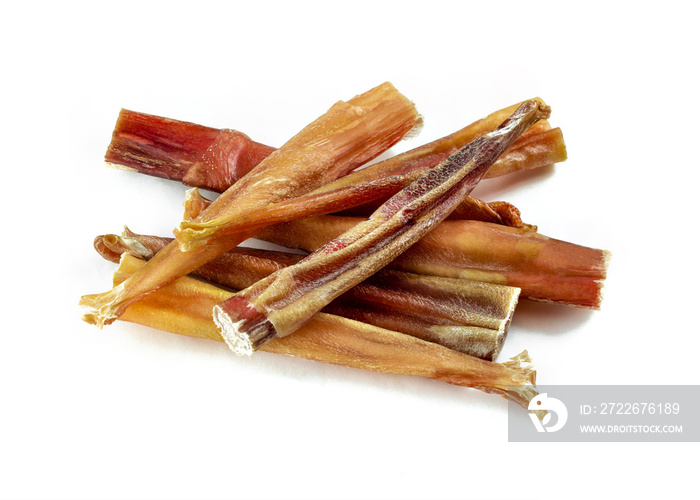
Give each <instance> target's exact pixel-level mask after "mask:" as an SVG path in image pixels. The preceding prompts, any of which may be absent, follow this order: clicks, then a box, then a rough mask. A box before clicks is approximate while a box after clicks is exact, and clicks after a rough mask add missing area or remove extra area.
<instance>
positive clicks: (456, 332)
mask: <svg viewBox="0 0 700 500" xmlns="http://www.w3.org/2000/svg"><path fill="white" fill-rule="evenodd" d="M170 241H171V239H169V238H159V237H156V236H147V235H138V234H135V233H132V232H131V231H129V230H128V229H127V230H126V231H125V234H124V235H122V236H117V235H114V234H108V235H103V236H98V237H97V238H95V248H96V250H97V251H98V252H99V253H100V255H102V256H103V257H104V258H106V259H108V260H111V261H113V262H119V259H120V257H121V255H122V254H123V253H129V254H130V255H133V256H137V257H140V258H143V259H144V260H148V259H150V258H151V257H152V256H153V255H155V254H156V253H157V252H159V251H160V250H161V249H162V248H164V247H165V246H166V245H168V244H169V243H170ZM302 258H303V255H294V254H290V253H286V252H275V251H270V250H260V249H254V248H245V247H236V248H234V249H233V250H231V251H229V252H226V253H224V254H222V255H220V256H219V257H217V258H216V259H214V260H212V261H211V262H209V263H207V264H205V265H204V266H202V267H200V268H199V269H197V270H196V271H194V272H193V273H192V275H193V276H197V277H199V278H203V279H206V280H208V281H211V282H213V283H216V284H219V285H223V286H226V287H229V288H233V289H237V290H240V289H242V288H246V287H248V286H250V285H252V284H253V283H255V282H256V281H258V280H260V279H262V278H264V277H266V276H268V275H270V274H272V273H273V272H275V271H277V270H279V269H282V268H284V267H287V266H290V265H293V264H295V263H297V262H299V260H301V259H302ZM518 295H519V290H518V289H517V288H513V287H506V286H499V285H493V284H486V283H480V282H474V281H470V280H463V279H455V278H441V277H435V276H425V275H418V274H413V273H405V272H398V271H387V270H382V271H379V272H378V273H377V274H375V275H374V276H372V277H370V278H368V279H367V280H365V281H364V282H362V283H360V284H358V285H357V286H355V287H354V288H352V289H351V290H349V291H348V292H346V293H345V294H343V295H341V296H340V297H338V298H337V299H336V300H334V301H333V302H332V303H330V304H329V305H327V306H326V307H325V308H324V309H323V311H325V312H329V313H332V314H336V315H338V316H342V317H345V318H351V319H356V320H358V321H362V322H364V323H368V324H371V325H375V326H380V327H383V328H387V329H389V330H394V331H397V332H401V333H406V334H408V335H412V336H414V337H418V338H421V339H423V340H428V341H430V342H435V343H437V344H440V345H443V346H446V347H449V348H451V349H455V350H458V351H460V352H464V353H466V354H470V355H472V356H476V357H479V358H482V359H487V360H489V361H493V360H495V359H496V357H497V356H498V353H499V352H500V350H501V348H502V347H503V343H504V341H505V337H506V333H507V330H508V327H509V325H510V321H511V319H512V316H513V313H514V312H515V305H516V304H517V300H518Z"/></svg>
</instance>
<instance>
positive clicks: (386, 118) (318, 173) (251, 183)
mask: <svg viewBox="0 0 700 500" xmlns="http://www.w3.org/2000/svg"><path fill="white" fill-rule="evenodd" d="M419 122H420V116H419V115H418V113H417V111H416V109H415V107H414V106H413V104H412V103H411V102H410V101H409V100H408V99H406V97H404V96H403V95H402V94H400V93H399V92H398V91H397V90H396V89H395V88H394V87H393V85H391V84H390V83H385V84H382V85H380V86H379V87H376V88H374V89H372V90H370V91H368V92H366V93H364V94H361V95H359V96H356V97H354V98H353V99H351V100H349V101H348V102H343V101H340V102H338V103H336V104H335V105H334V106H333V107H331V109H330V110H329V111H328V112H326V113H325V114H324V115H322V116H321V117H320V118H318V119H317V120H315V121H314V122H313V123H311V124H310V125H308V126H307V127H306V128H304V129H303V130H302V131H301V132H299V133H298V134H297V135H296V136H294V137H293V138H292V139H290V140H289V141H288V142H287V143H286V144H285V145H284V146H282V148H280V149H278V150H276V151H275V152H274V153H272V154H271V155H270V156H268V157H267V158H265V159H264V160H263V161H262V162H261V163H260V164H258V166H257V167H255V168H254V169H253V170H251V171H250V172H249V173H248V174H247V175H245V176H244V177H243V178H242V179H241V180H239V181H238V182H236V183H235V184H233V185H232V186H231V187H230V188H229V189H228V190H227V191H226V192H225V193H224V194H222V195H221V196H219V198H218V199H217V200H216V201H215V202H214V203H212V205H211V206H209V207H208V208H207V209H206V210H204V211H203V212H202V213H201V214H200V215H199V217H198V221H201V222H206V221H207V220H211V219H214V218H217V217H221V216H222V215H225V214H236V213H241V214H242V213H248V212H250V211H251V210H252V209H254V208H255V207H258V206H264V205H267V204H269V203H274V202H277V201H281V200H285V199H289V198H294V197H298V196H301V195H303V194H305V193H307V192H309V191H311V190H313V189H316V188H318V187H320V186H322V185H324V184H327V183H329V182H331V181H333V180H334V179H336V178H338V177H339V176H342V175H345V174H347V173H348V172H349V171H351V170H353V169H355V168H357V167H358V166H360V165H362V164H363V163H365V162H367V161H369V160H371V159H372V158H375V157H376V156H377V155H379V154H381V153H382V152H384V151H386V150H387V149H388V148H390V147H391V146H392V145H394V144H395V143H396V142H397V141H399V140H400V139H401V138H402V137H403V136H404V135H405V134H406V133H407V132H409V131H410V130H411V129H413V128H414V127H415V126H416V125H417V124H418V123H419ZM250 236H253V234H245V233H239V234H235V235H232V236H227V237H222V238H219V239H215V240H211V241H209V244H207V245H204V246H200V247H199V248H197V249H196V250H192V251H190V252H186V253H184V252H181V251H180V249H179V247H178V245H177V244H176V243H172V244H170V245H168V246H167V247H166V248H164V249H163V250H162V251H161V252H159V253H158V254H157V255H156V256H155V257H154V258H153V259H151V260H150V261H149V262H148V264H147V265H146V266H144V267H143V268H142V269H140V270H139V271H138V272H137V273H134V275H132V276H131V277H130V278H129V279H128V280H126V281H124V282H123V283H121V284H120V285H119V286H117V287H114V288H113V289H112V290H110V291H108V292H105V293H102V294H97V295H86V296H83V297H82V299H81V305H83V306H86V307H88V308H90V309H91V311H90V312H88V313H87V314H85V315H84V316H83V319H84V320H85V321H88V322H90V323H94V324H97V325H98V326H100V327H101V326H102V325H104V324H109V323H111V322H112V321H114V320H115V319H116V318H117V317H119V315H120V314H121V313H122V312H123V311H124V309H126V307H127V306H128V305H129V304H130V303H131V302H133V301H135V300H138V298H139V297H142V296H143V295H145V294H147V293H150V292H152V291H153V290H155V289H157V288H159V287H161V286H163V285H165V284H167V283H169V282H170V281H173V280H175V279H177V278H179V277H181V276H184V275H186V274H188V273H190V272H192V271H193V270H194V269H197V268H198V267H200V266H201V265H203V264H205V263H206V262H208V261H210V260H212V259H213V258H215V257H217V256H218V255H220V254H222V253H224V252H226V251H227V250H230V249H231V248H233V247H235V246H236V245H237V244H239V243H240V242H241V241H243V240H245V239H247V238H248V237H250Z"/></svg>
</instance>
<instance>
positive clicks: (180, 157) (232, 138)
mask: <svg viewBox="0 0 700 500" xmlns="http://www.w3.org/2000/svg"><path fill="white" fill-rule="evenodd" d="M517 106H518V105H517V104H516V105H513V106H509V107H507V108H504V109H501V110H498V111H496V112H494V113H491V114H490V115H488V116H487V117H485V118H482V119H481V120H478V121H476V122H474V123H472V124H470V125H468V126H466V127H464V128H462V129H460V130H458V131H456V132H454V133H452V134H450V135H447V136H445V137H442V138H440V139H438V140H435V141H432V142H430V143H428V144H425V145H423V146H419V147H417V148H414V149H412V150H411V151H407V152H406V153H402V154H399V155H396V156H395V157H393V158H389V159H388V160H385V161H381V162H378V164H376V165H374V166H373V167H372V169H371V170H369V171H368V172H365V173H363V175H365V176H367V175H370V176H371V177H373V178H374V179H377V178H380V177H387V176H392V175H397V174H398V173H404V174H405V173H408V172H412V171H416V170H421V171H422V170H425V169H427V168H432V167H434V166H435V165H437V164H438V163H440V161H442V160H444V159H445V158H447V157H448V156H449V155H450V154H452V153H455V152H456V151H457V150H458V149H459V148H461V147H463V146H464V145H466V144H467V143H469V142H470V141H472V140H473V139H475V138H477V137H478V136H480V135H483V134H485V133H486V132H489V131H490V130H493V129H494V128H495V127H497V126H498V125H499V124H500V123H501V122H502V121H503V120H505V119H506V118H507V117H508V115H509V114H510V113H512V112H513V111H515V109H516V108H517ZM274 150H275V148H273V147H270V146H266V145H264V144H260V143H258V142H255V141H253V140H251V139H250V138H249V137H248V136H246V135H245V134H243V133H241V132H238V131H236V130H230V129H216V128H211V127H205V126H202V125H197V124H194V123H188V122H184V121H179V120H173V119H170V118H163V117H160V116H154V115H149V114H146V113H139V112H136V111H130V110H126V109H122V110H121V112H120V113H119V117H118V119H117V123H116V126H115V128H114V132H113V133H112V141H111V142H110V144H109V146H108V148H107V152H106V154H105V162H106V163H107V165H109V166H112V167H115V168H119V169H123V170H136V171H138V172H140V173H143V174H147V175H152V176H155V177H162V178H166V179H171V180H176V181H180V182H183V183H185V184H187V185H189V186H192V187H199V188H203V189H209V190H211V191H216V192H219V193H222V192H224V191H225V190H226V189H228V188H229V187H231V185H232V184H233V183H234V182H236V181H238V180H239V179H240V178H241V177H243V175H245V174H246V173H248V172H249V171H250V170H251V169H252V168H253V167H255V166H256V165H257V164H258V163H260V162H261V161H262V160H263V159H264V158H265V157H267V156H268V155H270V154H271V153H272V152H273V151H274ZM564 160H566V145H565V143H564V138H563V136H562V132H561V130H560V129H559V128H551V127H550V126H549V123H548V122H547V121H546V120H542V121H540V122H538V123H537V124H535V126H533V127H531V128H530V129H529V130H527V131H526V132H524V133H523V135H522V136H521V137H520V138H518V140H517V141H515V143H514V144H513V145H512V146H511V147H510V148H508V150H506V152H505V153H503V155H502V156H501V158H499V159H498V161H496V163H495V164H494V165H493V167H491V169H490V170H489V171H488V173H487V174H486V175H485V177H486V178H490V177H496V176H501V175H506V174H508V173H511V172H517V171H520V170H529V169H534V168H540V167H543V166H547V165H552V164H554V163H558V162H562V161H564ZM364 179H365V180H363V181H362V182H368V181H369V178H368V177H364Z"/></svg>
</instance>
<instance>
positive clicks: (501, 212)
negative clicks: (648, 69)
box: [175, 100, 566, 251]
mask: <svg viewBox="0 0 700 500" xmlns="http://www.w3.org/2000/svg"><path fill="white" fill-rule="evenodd" d="M538 102H540V103H542V101H541V100H538ZM542 104H544V103H542ZM506 109H508V110H511V111H512V110H514V109H515V108H514V107H510V108H506ZM506 117H507V115H505V113H504V110H501V111H498V112H496V113H493V114H491V115H489V116H488V117H486V118H484V119H482V120H479V121H477V122H475V123H473V124H472V125H470V126H468V127H465V128H463V129H462V130H459V131H458V132H455V133H454V134H451V135H449V136H446V137H443V138H441V139H438V140H436V141H433V142H431V143H429V144H425V145H423V146H420V147H418V148H415V149H412V150H410V151H408V152H406V153H402V154H399V155H397V156H394V157H392V158H389V159H387V160H384V161H382V162H379V163H376V164H374V165H370V166H369V167H367V168H364V169H361V170H358V171H355V172H353V173H351V174H349V175H347V176H344V177H342V178H340V179H338V180H336V181H335V182H332V183H329V184H327V185H325V186H322V187H320V188H318V189H316V190H315V191H312V192H311V193H309V194H307V195H306V196H305V197H304V198H303V199H295V200H290V201H289V202H288V203H287V204H286V206H285V204H284V203H282V204H281V205H275V206H270V207H264V208H263V211H264V213H260V212H256V213H253V214H247V215H246V217H245V221H244V219H243V218H242V217H241V214H240V213H236V214H227V215H224V216H221V217H217V218H212V219H209V220H206V221H191V220H185V221H183V222H182V223H181V224H180V226H179V228H178V229H177V230H176V231H175V236H176V238H177V239H178V242H179V243H180V248H181V250H183V251H189V250H191V249H193V248H196V247H197V246H198V245H202V244H205V243H206V242H207V241H209V240H210V239H212V238H216V237H221V236H224V235H229V234H233V233H235V232H239V231H241V230H242V227H243V225H244V224H249V225H252V226H254V224H255V223H254V221H255V220H259V221H260V224H261V225H262V226H263V227H264V226H267V225H270V224H271V223H276V222H281V221H283V220H292V218H294V219H297V218H301V217H305V216H309V215H317V214H323V213H332V212H335V211H340V210H344V209H347V208H354V207H360V208H358V210H360V212H359V213H361V214H364V213H368V212H369V213H371V212H374V210H376V209H377V208H378V206H379V205H381V203H383V202H384V201H386V200H387V199H388V198H389V197H390V196H393V195H394V194H396V193H397V192H399V191H400V190H401V189H403V188H405V187H406V186H407V185H408V184H410V183H411V182H413V181H415V180H416V179H418V178H420V177H422V176H424V175H426V174H427V173H428V171H429V170H430V169H431V168H434V167H435V165H437V164H438V163H439V162H441V161H443V160H444V159H445V158H447V157H448V156H449V155H450V154H453V153H454V152H456V151H457V150H458V149H459V148H460V147H463V146H464V145H465V144H467V143H468V142H469V141H471V140H472V139H474V138H476V137H480V136H482V135H483V134H484V133H486V132H487V131H488V130H491V129H493V128H495V127H496V126H497V125H498V124H499V123H500V122H501V121H503V120H504V119H505V118H506ZM497 118H500V120H499V121H498V122H496V121H495V120H496V119H497ZM538 125H539V124H536V125H535V126H533V127H531V129H530V130H528V131H527V132H529V133H530V134H531V136H530V139H529V140H527V141H525V143H524V144H523V147H522V148H518V149H517V150H516V151H514V152H513V153H512V157H511V159H510V160H509V164H510V165H511V166H513V165H515V166H514V167H513V170H519V169H522V168H531V167H533V166H544V165H548V164H551V163H554V162H558V161H563V160H565V159H566V148H565V146H564V142H563V139H562V138H561V131H558V132H557V131H555V132H557V133H558V135H556V134H555V136H556V137H558V140H553V139H549V140H544V142H542V143H540V142H538V140H534V139H533V136H540V135H551V132H552V130H550V129H549V128H548V127H549V125H548V124H546V126H545V127H543V126H538ZM487 126H490V127H491V128H490V129H487V128H485V127H487ZM543 128H544V129H545V130H544V131H543V132H541V133H539V131H541V130H542V129H543ZM532 129H534V130H535V131H534V132H531V130H532ZM514 146H515V145H514ZM525 165H530V166H529V167H525ZM513 209H514V207H512V205H509V204H504V203H498V202H497V203H495V204H487V203H484V202H483V201H481V200H477V199H473V198H471V197H469V196H465V199H464V200H462V202H461V203H460V206H459V207H458V208H457V209H456V210H454V211H453V213H454V214H455V216H456V217H458V218H464V217H467V218H470V219H474V220H481V221H485V222H494V223H497V224H508V225H514V226H515V227H524V224H523V223H522V221H521V220H520V216H519V212H517V209H515V210H513ZM353 213H356V212H353ZM272 215H274V217H275V219H273V220H272V221H268V220H267V218H266V217H267V216H272Z"/></svg>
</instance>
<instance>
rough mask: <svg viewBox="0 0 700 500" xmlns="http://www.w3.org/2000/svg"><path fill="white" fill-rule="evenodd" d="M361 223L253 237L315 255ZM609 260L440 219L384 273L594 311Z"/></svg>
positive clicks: (328, 223) (325, 223)
mask: <svg viewBox="0 0 700 500" xmlns="http://www.w3.org/2000/svg"><path fill="white" fill-rule="evenodd" d="M364 220H366V219H362V218H358V217H337V216H333V215H321V216H317V217H309V218H307V219H303V220H298V221H293V222H287V223H285V224H278V225H276V226H274V227H271V228H266V229H265V230H264V231H262V232H261V233H259V234H258V235H257V236H256V237H257V238H259V239H261V240H264V241H268V242H270V243H275V244H277V245H282V246H285V247H288V248H297V249H301V250H305V251H307V252H313V251H315V250H317V249H318V248H321V247H322V246H323V245H325V244H326V243H328V242H329V241H331V240H333V239H334V238H337V237H338V236H340V235H341V234H343V233H344V232H346V231H348V230H349V229H351V228H352V227H354V226H356V225H357V224H360V223H362V222H363V221H364ZM609 260H610V252H608V251H607V250H600V249H597V248H590V247H586V246H583V245H577V244H575V243H569V242H566V241H562V240H558V239H555V238H550V237H548V236H545V235H543V234H540V233H537V232H535V231H532V230H530V229H527V228H515V227H507V226H504V225H499V224H490V223H487V222H479V221H470V220H446V221H443V222H442V223H440V225H438V226H437V227H436V228H435V229H433V230H432V231H431V232H430V233H428V234H427V235H425V237H424V238H423V239H421V240H420V241H419V242H417V243H416V244H415V245H413V246H412V247H411V248H409V249H408V250H407V251H406V252H404V253H403V254H401V255H400V256H398V257H397V258H396V259H395V260H394V261H392V262H391V263H390V264H388V267H389V268H391V269H397V270H401V271H407V272H411V273H418V274H429V275H434V276H445V277H452V278H464V279H469V280H475V281H483V282H486V283H498V284H502V285H509V286H515V287H518V288H520V289H521V292H520V297H521V298H524V299H529V300H535V301H538V302H553V303H557V304H564V305H570V306H576V307H583V308H587V309H600V305H601V301H602V298H603V288H604V285H605V279H606V277H607V268H608V263H609Z"/></svg>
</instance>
